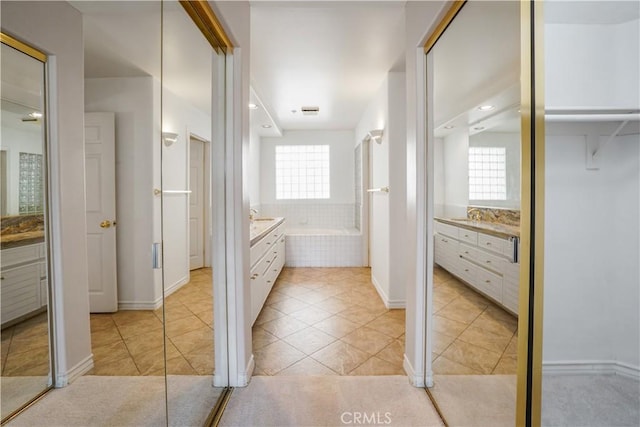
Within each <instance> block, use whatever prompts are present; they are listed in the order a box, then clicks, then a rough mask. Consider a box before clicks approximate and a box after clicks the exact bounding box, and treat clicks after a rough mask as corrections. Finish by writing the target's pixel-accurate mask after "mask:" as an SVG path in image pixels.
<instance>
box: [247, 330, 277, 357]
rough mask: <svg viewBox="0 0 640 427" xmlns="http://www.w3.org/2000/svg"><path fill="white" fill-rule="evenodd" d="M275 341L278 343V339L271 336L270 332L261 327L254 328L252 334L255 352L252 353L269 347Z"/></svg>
mask: <svg viewBox="0 0 640 427" xmlns="http://www.w3.org/2000/svg"><path fill="white" fill-rule="evenodd" d="M275 341H278V338H277V337H275V336H273V335H271V334H270V333H269V332H267V331H265V330H264V329H263V328H262V327H260V326H254V327H253V334H252V343H253V346H252V347H253V350H252V351H254V352H255V351H256V350H259V349H261V348H262V347H264V346H266V345H269V344H271V343H272V342H275Z"/></svg>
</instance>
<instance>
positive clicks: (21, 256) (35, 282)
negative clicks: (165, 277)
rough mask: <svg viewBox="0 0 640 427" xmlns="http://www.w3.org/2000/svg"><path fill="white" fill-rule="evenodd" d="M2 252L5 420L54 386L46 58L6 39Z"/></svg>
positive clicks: (0, 156) (0, 138) (0, 137)
mask: <svg viewBox="0 0 640 427" xmlns="http://www.w3.org/2000/svg"><path fill="white" fill-rule="evenodd" d="M1 57H2V70H1V71H2V72H1V74H0V75H1V84H2V87H1V88H0V93H1V94H2V101H1V106H0V107H1V109H2V111H1V113H0V115H1V118H2V129H1V131H0V186H1V187H0V216H1V218H0V233H1V234H0V246H1V255H0V263H1V272H0V275H1V279H2V283H1V285H0V301H1V302H2V308H1V310H0V313H1V327H2V332H1V334H2V342H1V344H0V348H1V357H0V364H1V367H0V368H1V370H2V375H1V378H0V385H1V392H0V401H1V402H2V408H1V413H2V418H3V419H5V418H6V417H8V416H10V415H11V413H12V412H14V411H15V410H17V409H19V408H20V407H22V406H23V405H25V404H27V403H28V402H30V401H31V400H33V399H34V398H36V397H37V396H39V395H40V394H42V393H43V392H44V391H45V390H47V389H48V388H49V387H50V386H51V385H52V378H53V377H52V363H51V353H52V352H51V346H50V343H51V339H50V334H49V331H50V327H49V314H50V313H49V307H50V305H49V294H50V292H49V280H48V278H49V259H50V258H49V238H48V235H47V229H48V225H49V219H48V214H49V209H48V198H47V183H48V172H47V171H48V168H47V165H48V163H47V142H46V141H47V139H46V121H47V114H46V111H45V63H46V59H47V58H46V56H45V55H44V54H42V53H40V52H38V51H36V50H35V49H33V48H31V47H29V46H27V45H24V44H22V43H21V42H19V41H18V40H16V39H13V38H12V37H9V36H7V35H5V34H2V52H1Z"/></svg>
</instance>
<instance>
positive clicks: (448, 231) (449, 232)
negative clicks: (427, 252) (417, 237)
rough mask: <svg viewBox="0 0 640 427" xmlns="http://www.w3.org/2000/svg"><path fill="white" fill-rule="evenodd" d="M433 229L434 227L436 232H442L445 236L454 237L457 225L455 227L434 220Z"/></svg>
mask: <svg viewBox="0 0 640 427" xmlns="http://www.w3.org/2000/svg"><path fill="white" fill-rule="evenodd" d="M435 229H436V233H438V234H443V235H445V236H449V237H453V238H454V239H457V238H458V227H455V226H453V225H449V224H445V223H443V222H439V221H435Z"/></svg>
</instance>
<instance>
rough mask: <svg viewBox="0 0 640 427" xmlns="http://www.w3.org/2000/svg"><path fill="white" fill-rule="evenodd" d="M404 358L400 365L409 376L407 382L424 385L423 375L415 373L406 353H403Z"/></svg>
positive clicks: (417, 385) (413, 384) (415, 385)
mask: <svg viewBox="0 0 640 427" xmlns="http://www.w3.org/2000/svg"><path fill="white" fill-rule="evenodd" d="M403 359H404V360H403V361H402V367H403V368H404V372H405V373H406V374H407V376H408V377H409V382H410V383H411V385H412V386H414V387H424V377H423V376H422V375H418V374H416V371H415V370H414V369H413V365H411V362H410V361H409V359H408V358H407V355H406V354H405V355H404V358H403Z"/></svg>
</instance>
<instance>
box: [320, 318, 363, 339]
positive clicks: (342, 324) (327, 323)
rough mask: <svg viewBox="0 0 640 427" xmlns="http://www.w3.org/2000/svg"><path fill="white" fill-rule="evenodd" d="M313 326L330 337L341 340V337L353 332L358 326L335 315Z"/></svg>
mask: <svg viewBox="0 0 640 427" xmlns="http://www.w3.org/2000/svg"><path fill="white" fill-rule="evenodd" d="M313 326H314V327H315V328H318V329H320V330H321V331H322V332H325V333H327V334H329V335H331V336H334V337H336V338H342V337H343V336H345V335H347V334H349V333H351V332H353V331H355V330H356V329H357V328H358V327H359V326H360V325H359V324H357V323H354V322H352V321H350V320H347V319H345V318H343V317H340V316H337V315H335V316H332V317H329V318H327V319H324V320H322V321H321V322H318V323H316V324H315V325H313Z"/></svg>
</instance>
